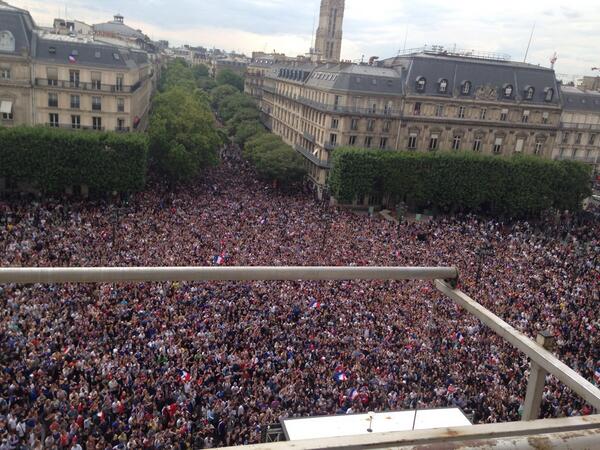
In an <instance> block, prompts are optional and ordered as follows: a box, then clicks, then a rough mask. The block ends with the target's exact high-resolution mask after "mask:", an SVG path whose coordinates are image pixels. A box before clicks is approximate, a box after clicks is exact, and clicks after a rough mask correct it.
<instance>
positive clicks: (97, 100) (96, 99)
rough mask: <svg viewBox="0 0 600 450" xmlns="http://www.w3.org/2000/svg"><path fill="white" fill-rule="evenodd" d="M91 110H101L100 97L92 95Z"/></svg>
mask: <svg viewBox="0 0 600 450" xmlns="http://www.w3.org/2000/svg"><path fill="white" fill-rule="evenodd" d="M92 111H102V97H92Z"/></svg>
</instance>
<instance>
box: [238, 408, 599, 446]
mask: <svg viewBox="0 0 600 450" xmlns="http://www.w3.org/2000/svg"><path fill="white" fill-rule="evenodd" d="M598 439H600V416H584V417H568V418H561V419H543V420H532V421H530V422H504V423H493V424H482V425H472V426H468V427H450V428H437V429H432V430H416V431H397V432H387V433H368V434H367V433H365V434H362V435H358V436H344V437H334V438H322V439H307V440H299V441H286V442H276V443H267V444H255V445H248V446H244V447H229V448H232V449H233V448H243V449H244V450H300V449H304V450H317V449H320V450H323V449H338V450H342V449H343V450H359V449H360V450H364V449H389V448H397V449H403V450H404V449H413V448H414V449H419V450H423V449H428V450H433V449H435V450H448V449H450V448H452V449H461V450H463V449H482V448H494V449H536V450H539V449H541V448H544V449H545V448H548V449H550V448H552V449H554V448H557V449H570V450H575V449H586V450H589V449H594V448H597V447H595V446H594V445H595V444H596V443H597V442H599V441H598Z"/></svg>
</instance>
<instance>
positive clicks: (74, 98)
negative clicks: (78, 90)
mask: <svg viewBox="0 0 600 450" xmlns="http://www.w3.org/2000/svg"><path fill="white" fill-rule="evenodd" d="M80 106H81V102H80V98H79V95H71V109H79V108H80Z"/></svg>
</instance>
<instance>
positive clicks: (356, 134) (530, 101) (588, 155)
mask: <svg viewBox="0 0 600 450" xmlns="http://www.w3.org/2000/svg"><path fill="white" fill-rule="evenodd" d="M343 13H344V2H343V0H322V3H321V10H320V21H319V29H318V31H317V34H316V39H315V46H314V48H311V50H310V52H309V53H308V54H307V56H305V57H297V58H287V57H285V55H279V54H271V55H268V54H260V55H257V57H255V58H253V61H252V63H251V64H250V65H249V66H248V69H247V71H246V78H245V91H246V93H247V94H249V95H252V96H253V97H254V98H255V99H256V101H257V102H258V103H259V105H260V109H261V113H262V119H263V123H264V124H265V126H266V127H267V128H269V129H270V130H272V131H273V132H274V133H276V134H277V135H279V136H281V137H282V138H283V140H284V141H285V142H286V143H288V144H289V145H291V146H293V148H294V149H295V150H296V151H297V152H299V153H300V154H301V155H303V156H304V158H305V162H306V166H307V169H308V172H309V177H310V179H311V181H312V182H313V185H314V186H315V187H316V188H317V190H318V192H319V193H321V192H322V191H323V189H324V188H325V186H326V182H327V177H328V173H329V170H330V168H331V152H332V150H333V149H335V148H336V147H338V146H350V147H353V146H354V147H361V148H372V149H379V150H381V151H394V150H395V151H413V152H435V151H471V152H476V153H481V154H488V155H513V154H526V155H534V156H536V157H540V158H548V159H561V160H564V159H568V160H577V161H582V162H585V163H588V164H590V165H592V166H593V167H594V168H595V170H596V172H598V170H599V169H600V137H598V135H599V134H600V92H599V91H598V90H597V89H596V90H595V89H593V87H594V83H593V80H587V81H586V83H585V84H582V85H581V86H579V87H575V86H563V85H562V84H561V83H560V82H559V81H558V80H557V78H556V75H555V72H554V70H553V69H552V68H546V67H541V66H538V65H533V64H527V63H520V62H514V61H511V59H510V57H508V56H507V55H501V54H492V53H485V52H475V51H473V50H469V51H461V50H456V49H453V50H452V51H449V50H447V49H444V48H442V47H429V48H427V47H425V48H422V49H415V50H407V51H406V52H403V53H402V54H399V55H398V56H397V57H393V58H389V59H384V60H379V59H378V58H375V57H373V58H369V59H368V60H367V61H364V62H361V63H352V62H349V61H340V48H341V45H342V33H341V27H342V20H343Z"/></svg>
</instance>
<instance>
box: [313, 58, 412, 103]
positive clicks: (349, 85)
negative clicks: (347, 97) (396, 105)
mask: <svg viewBox="0 0 600 450" xmlns="http://www.w3.org/2000/svg"><path fill="white" fill-rule="evenodd" d="M306 84H307V86H314V87H318V88H325V89H333V90H339V91H354V92H359V93H373V94H380V95H402V92H403V86H402V74H401V73H400V72H399V71H397V70H396V69H390V68H385V67H376V66H364V65H356V64H336V65H326V66H320V67H317V68H316V69H315V70H314V72H313V73H312V75H311V77H310V78H309V79H308V81H307V82H306Z"/></svg>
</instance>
